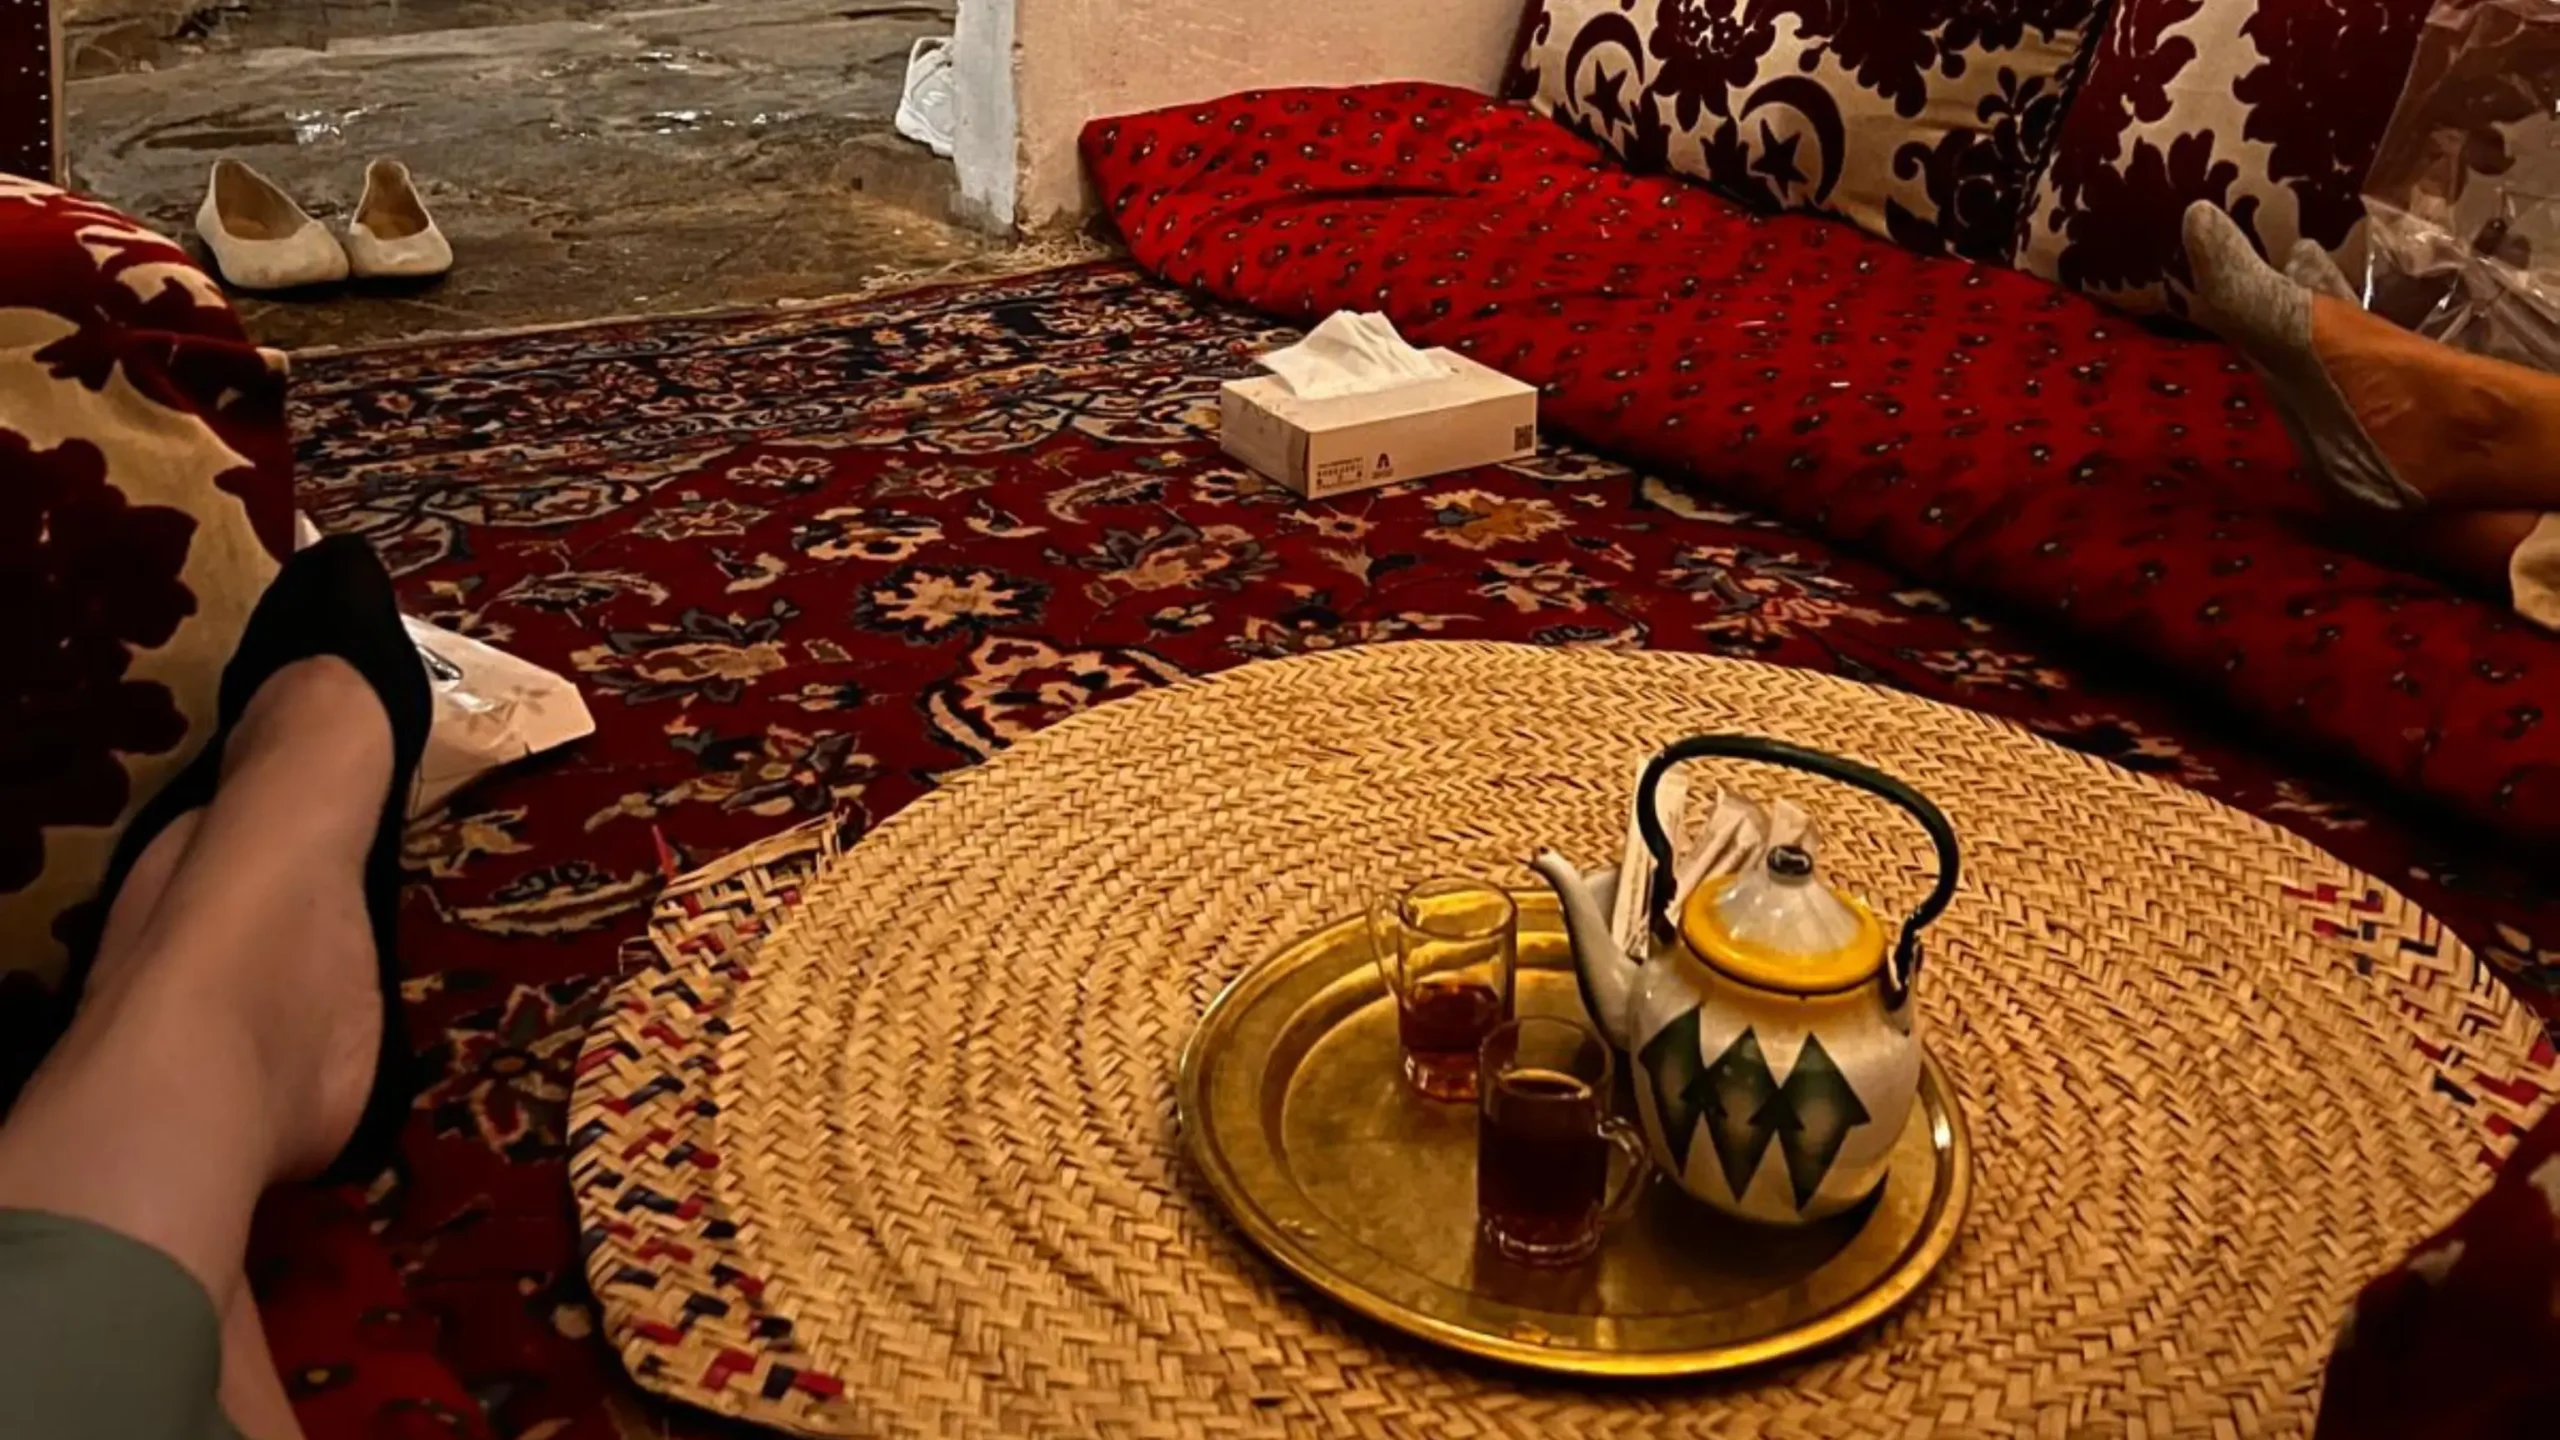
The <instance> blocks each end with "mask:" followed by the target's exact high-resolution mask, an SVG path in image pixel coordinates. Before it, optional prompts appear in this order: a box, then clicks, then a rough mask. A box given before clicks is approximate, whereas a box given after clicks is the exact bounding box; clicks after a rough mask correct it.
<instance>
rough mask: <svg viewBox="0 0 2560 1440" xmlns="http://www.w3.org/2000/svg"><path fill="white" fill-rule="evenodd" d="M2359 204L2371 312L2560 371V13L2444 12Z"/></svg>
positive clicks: (2450, 8)
mask: <svg viewBox="0 0 2560 1440" xmlns="http://www.w3.org/2000/svg"><path fill="white" fill-rule="evenodd" d="M2364 200H2365V214H2366V217H2367V221H2368V224H2367V227H2366V254H2365V259H2364V264H2363V267H2362V271H2361V273H2360V274H2357V275H2354V276H2352V277H2351V278H2352V280H2353V281H2354V282H2355V283H2356V284H2357V288H2358V289H2359V290H2360V291H2361V292H2362V294H2361V298H2362V299H2363V301H2364V304H2365V307H2366V308H2367V309H2369V310H2372V311H2373V312H2374V313H2376V314H2378V315H2381V316H2383V317H2385V318H2387V319H2390V320H2392V321H2394V322H2396V323H2398V324H2400V325H2401V326H2403V327H2405V328H2407V329H2410V330H2413V331H2415V332H2417V333H2418V334H2421V335H2425V336H2428V337H2429V338H2431V339H2435V340H2440V341H2443V342H2444V343H2445V344H2448V345H2452V346H2455V347H2456V348H2459V349H2463V350H2468V351H2472V352H2475V353H2478V354H2483V355H2493V356H2496V357H2498V358H2500V359H2505V360H2513V361H2516V362H2518V363H2520V364H2525V365H2531V366H2534V367H2536V368H2538V369H2543V370H2552V371H2560V5H2554V4H2551V3H2550V0H2444V3H2441V4H2439V5H2438V6H2437V7H2436V9H2435V11H2434V13H2433V14H2431V15H2430V16H2428V18H2427V25H2426V30H2425V32H2424V33H2423V35H2422V36H2421V37H2420V40H2419V44H2418V51H2417V56H2416V60H2415V62H2414V63H2413V65H2412V66H2411V69H2410V74H2409V84H2408V88H2407V89H2406V90H2404V91H2403V92H2402V94H2401V97H2400V104H2399V108H2398V109H2397V110H2395V111H2394V112H2393V113H2392V117H2391V124H2390V127H2389V128H2388V130H2387V131H2386V132H2385V133H2384V136H2383V142H2382V149H2381V151H2380V153H2379V154H2378V155H2376V157H2375V159H2374V164H2373V169H2372V171H2371V173H2370V174H2369V176H2368V177H2367V179H2366V182H2365V197H2364Z"/></svg>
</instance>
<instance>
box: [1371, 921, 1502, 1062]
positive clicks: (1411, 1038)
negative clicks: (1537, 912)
mask: <svg viewBox="0 0 2560 1440" xmlns="http://www.w3.org/2000/svg"><path fill="white" fill-rule="evenodd" d="M1519 929H1520V914H1519V911H1518V910H1517V909H1516V908H1515V907H1514V906H1513V905H1512V903H1511V897H1510V896H1509V895H1506V894H1504V893H1503V892H1502V891H1501V890H1500V889H1498V888H1496V887H1494V886H1491V885H1484V884H1480V883H1477V882H1475V881H1471V880H1425V881H1423V882H1422V883H1421V884H1419V885H1415V886H1413V887H1412V888H1410V889H1408V890H1406V891H1405V892H1404V893H1402V894H1400V895H1396V896H1394V897H1392V898H1389V899H1385V900H1381V901H1380V902H1379V903H1378V905H1377V907H1376V909H1375V911H1374V912H1373V913H1372V914H1371V916H1370V925H1369V938H1370V943H1371V945H1372V947H1373V948H1374V949H1375V951H1376V954H1377V960H1378V972H1379V973H1380V974H1381V975H1383V976H1385V977H1386V982H1387V989H1388V991H1389V992H1390V993H1391V994H1393V995H1394V996H1395V1000H1396V1039H1397V1042H1398V1043H1399V1044H1400V1045H1402V1046H1403V1048H1404V1078H1405V1080H1406V1082H1407V1083H1409V1084H1410V1085H1412V1086H1413V1088H1414V1089H1416V1090H1418V1091H1420V1092H1421V1093H1423V1094H1424V1095H1427V1096H1429V1097H1431V1098H1432V1099H1434V1100H1472V1099H1474V1098H1475V1096H1476V1064H1477V1052H1478V1051H1479V1050H1480V1049H1481V1048H1482V1047H1483V1045H1484V1038H1485V1036H1487V1035H1489V1034H1491V1033H1492V1031H1493V1028H1494V1027H1495V1026H1497V1025H1499V1024H1501V1023H1502V1022H1503V1021H1505V1020H1508V1019H1510V1018H1511V987H1512V968H1513V965H1514V962H1515V961H1516V960H1517V958H1518V954H1519V944H1520V940H1519Z"/></svg>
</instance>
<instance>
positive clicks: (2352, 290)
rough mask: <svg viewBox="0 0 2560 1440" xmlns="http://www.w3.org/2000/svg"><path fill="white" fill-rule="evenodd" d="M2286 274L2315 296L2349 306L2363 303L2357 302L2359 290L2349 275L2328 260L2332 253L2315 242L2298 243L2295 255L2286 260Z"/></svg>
mask: <svg viewBox="0 0 2560 1440" xmlns="http://www.w3.org/2000/svg"><path fill="white" fill-rule="evenodd" d="M2284 273H2285V276H2286V278H2288V279H2290V280H2292V281H2293V283H2294V284H2296V285H2299V286H2301V287H2302V288H2303V289H2305V290H2308V291H2310V292H2311V293H2312V294H2314V295H2326V296H2328V297H2329V298H2330V299H2332V300H2344V301H2346V302H2347V303H2348V304H2350V305H2358V304H2362V303H2363V302H2362V301H2360V300H2358V299H2357V298H2356V287H2355V286H2354V285H2353V284H2351V283H2349V281H2348V280H2347V272H2345V271H2343V270H2341V269H2339V268H2338V262H2337V261H2335V260H2332V259H2330V258H2329V252H2328V251H2326V250H2323V249H2321V248H2320V245H2319V242H2317V241H2314V240H2296V241H2294V242H2293V253H2292V254H2291V255H2289V256H2287V257H2285V262H2284Z"/></svg>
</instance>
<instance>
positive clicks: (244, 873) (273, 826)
mask: <svg viewBox="0 0 2560 1440" xmlns="http://www.w3.org/2000/svg"><path fill="white" fill-rule="evenodd" d="M391 774H392V753H391V729H390V725H389V723H388V721H387V719H386V718H385V716H384V713H383V710H382V707H381V704H380V702H379V701H377V700H376V699H375V698H374V695H373V692H372V690H371V689H370V687H368V686H367V685H366V683H365V682H364V680H363V679H362V678H360V677H359V676H358V675H357V673H356V672H355V671H354V670H353V669H352V668H351V667H349V666H347V665H345V664H344V663H343V662H340V661H338V660H335V659H329V658H322V659H316V660H306V661H301V662H298V663H295V664H293V665H289V666H287V667H285V668H284V669H282V670H280V671H278V672H277V673H276V674H275V675H274V676H273V677H272V678H271V679H269V680H268V681H267V683H266V684H265V685H264V686H262V687H260V689H259V691H258V693H257V695H256V697H255V698H254V699H253V700H252V701H251V702H250V704H249V706H248V708H247V711H246V713H245V714H244V715H243V716H242V719H241V721H240V723H239V725H238V727H237V728H236V729H235V730H234V731H233V733H232V736H231V739H230V742H229V745H228V747H227V748H226V750H225V752H224V766H223V775H222V781H221V784H220V786H219V787H218V788H217V790H216V792H215V795H214V800H213V803H212V805H211V806H209V807H208V808H207V809H205V810H204V811H203V812H201V814H200V815H198V816H196V817H194V818H193V819H192V820H191V821H190V820H189V819H186V818H182V819H181V820H180V821H179V822H178V823H176V824H173V825H172V826H171V827H170V829H169V830H168V831H166V832H164V833H163V834H162V836H161V837H159V839H158V840H157V841H155V842H154V844H153V846H152V847H151V848H150V849H149V850H147V851H146V852H145V855H144V859H143V863H141V864H139V865H137V867H136V870H135V875H134V877H133V878H132V879H131V880H129V881H128V884H127V886H126V891H125V893H124V894H122V895H119V897H118V900H117V904H116V906H115V909H114V912H113V913H112V914H111V915H110V918H109V921H108V927H107V942H108V943H107V944H106V945H105V946H104V947H103V948H102V949H101V951H100V955H99V960H98V966H97V969H96V971H95V972H94V974H93V975H92V976H91V978H90V981H89V985H88V989H87V991H86V993H85V995H84V997H83V999H82V1002H81V1005H80V1008H79V1011H78V1013H77V1015H75V1017H74V1018H73V1021H72V1025H71V1028H70V1030H69V1032H68V1033H67V1034H66V1035H65V1036H64V1037H63V1039H62V1042H61V1044H60V1045H58V1046H57V1047H56V1048H55V1050H54V1052H53V1053H52V1054H51V1055H50V1056H48V1057H47V1059H46V1061H45V1063H44V1065H43V1067H42V1068H41V1069H39V1070H38V1071H37V1072H36V1075H35V1077H34V1078H33V1079H32V1080H30V1081H29V1082H28V1085H27V1088H26V1091H25V1093H24V1094H23V1095H22V1096H21V1097H20V1099H19V1101H18V1104H17V1107H16V1109H15V1110H14V1111H13V1112H12V1113H11V1114H10V1116H9V1119H8V1123H7V1124H6V1125H5V1126H0V1207H10V1208H22V1209H31V1210H43V1211H50V1212H53V1213H55V1214H59V1215H66V1216H71V1217H74V1218H77V1219H82V1220H87V1221H89V1222H91V1223H94V1224H97V1225H100V1226H103V1227H105V1228H107V1229H111V1230H115V1231H118V1232H120V1233H122V1234H124V1235H127V1236H130V1237H132V1238H134V1239H137V1240H140V1241H143V1242H144V1243H146V1244H149V1245H151V1246H153V1247H155V1248H157V1249H159V1250H160V1251H162V1252H163V1253H165V1254H167V1255H168V1256H170V1257H171V1258H172V1259H174V1260H176V1261H177V1262H178V1263H179V1264H180V1265H182V1266H183V1267H185V1268H186V1269H187V1271H188V1272H189V1273H190V1274H192V1275H193V1276H194V1277H195V1278H196V1279H197V1281H198V1282H199V1283H201V1284H202V1285H203V1286H204V1289H205V1291H206V1293H207V1294H208V1295H209V1296H210V1297H211V1299H212V1302H213V1306H214V1310H215V1313H216V1314H217V1315H224V1316H232V1315H234V1314H235V1312H236V1313H239V1314H245V1315H247V1317H248V1321H249V1323H250V1325H251V1326H252V1328H254V1322H255V1313H254V1310H253V1309H252V1308H251V1307H250V1306H249V1303H248V1300H247V1287H246V1286H245V1284H244V1283H243V1282H242V1279H241V1274H240V1264H241V1257H242V1253H243V1250H244V1248H245V1246H246V1244H247V1239H248V1230H249V1216H250V1212H251V1211H252V1209H253V1208H254V1207H255V1206H256V1204H257V1200H258V1196H259V1195H260V1193H261V1192H263V1191H264V1190H265V1189H266V1188H267V1187H268V1186H269V1185H271V1184H274V1183H275V1182H277V1181H279V1180H284V1179H290V1178H295V1177H298V1176H303V1175H308V1174H311V1173H313V1172H314V1171H316V1170H318V1169H320V1168H321V1167H322V1166H324V1165H325V1164H327V1163H328V1161H329V1159H330V1158H331V1157H332V1156H333V1155H334V1154H335V1153H336V1152H337V1150H338V1149H339V1147H340V1146H341V1145H343V1144H344V1143H345V1141H346V1138H347V1136H348V1134H349V1133H350V1132H351V1131H352V1130H353V1129H354V1126H355V1122H356V1118H357V1116H358V1115H359V1113H360V1112H361V1111H362V1109H363V1107H364V1104H365V1099H366V1096H367V1093H368V1091H369V1089H370V1087H371V1084H372V1078H373V1070H374V1061H375V1057H376V1053H377V1045H378V1042H379V1037H380V1031H381V1026H382V1024H383V1020H384V1017H383V1011H382V1001H381V994H380V991H379V989H378V986H377V982H376V979H375V962H374V954H373V939H372V931H371V929H370V927H369V924H368V921H367V917H366V912H365V900H364V893H363V870H364V857H365V852H366V849H367V847H368V846H369V845H370V844H371V842H372V839H373V835H374V829H375V826H376V823H377V821H378V819H379V817H380V815H381V811H382V806H383V803H384V800H385V797H386V795H387V792H388V790H389V786H390V781H391ZM155 890H156V894H154V893H153V892H154V891H155ZM226 1328H228V1329H231V1330H234V1331H235V1332H236V1331H237V1329H238V1322H237V1321H236V1320H235V1321H232V1322H229V1323H228V1324H227V1326H226ZM242 1343H243V1345H245V1344H246V1343H247V1342H246V1341H245V1340H244V1341H243V1342H242ZM247 1358H254V1359H256V1360H257V1361H258V1362H259V1363H261V1364H263V1363H264V1358H265V1355H264V1345H263V1343H262V1342H261V1343H260V1344H258V1345H257V1347H256V1353H255V1355H254V1357H247ZM233 1368H236V1367H234V1366H231V1365H226V1370H229V1369H233ZM252 1379H254V1377H243V1379H242V1383H241V1384H240V1385H238V1386H235V1385H234V1384H233V1383H232V1382H231V1380H230V1378H229V1377H226V1381H225V1391H226V1395H229V1394H230V1393H231V1392H233V1391H234V1390H235V1389H236V1390H237V1391H238V1393H239V1394H240V1395H241V1396H242V1397H243V1398H244V1401H248V1402H250V1403H254V1402H253V1401H252V1400H251V1397H253V1393H254V1391H255V1389H256V1388H257V1387H256V1386H254V1385H253V1384H251V1383H250V1381H251V1380H252ZM270 1383H272V1382H271V1377H270ZM279 1398H280V1397H279ZM243 1418H248V1417H243ZM262 1418H263V1419H265V1420H266V1421H269V1422H272V1420H273V1416H272V1414H268V1415H266V1416H264V1417H262ZM271 1433H273V1434H275V1435H278V1436H286V1435H289V1434H290V1432H286V1431H272V1432H271ZM261 1440H265V1436H264V1435H262V1436H261Z"/></svg>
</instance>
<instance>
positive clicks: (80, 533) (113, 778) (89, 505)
mask: <svg viewBox="0 0 2560 1440" xmlns="http://www.w3.org/2000/svg"><path fill="white" fill-rule="evenodd" d="M284 395H285V386H284V373H283V363H282V358H281V357H280V356H272V355H270V354H268V353H266V352H262V351H260V350H259V349H258V348H257V347H256V346H254V345H252V344H250V343H249V340H248V338H247V336H246V335H245V334H243V332H242V331H241V329H240V324H239V321H238V319H237V318H236V317H235V316H234V315H233V314H232V311H231V308H230V306H229V305H228V304H226V303H225V302H224V300H223V298H222V294H221V292H220V290H219V289H217V288H216V287H215V286H214V284H213V282H212V281H210V280H208V279H207V278H205V276H204V274H203V272H201V271H200V270H198V269H197V268H196V267H195V266H194V265H193V264H191V263H189V262H188V260H187V257H186V255H185V253H184V252H183V251H181V250H179V249H178V248H177V247H176V246H174V245H172V244H170V243H169V242H168V241H166V240H164V239H162V238H160V237H159V236H157V235H154V234H152V233H150V232H149V231H146V230H143V229H141V228H140V227H138V226H136V225H135V224H134V223H133V222H132V221H130V220H128V219H126V218H124V217H123V216H121V215H119V214H118V213H117V212H115V211H114V210H112V209H110V208H108V207H107V206H104V205H100V204H97V203H95V202H91V201H85V200H81V199H78V198H75V197H73V196H70V195H67V194H65V193H63V192H62V191H59V190H56V189H54V188H52V187H50V186H47V185H41V184H37V183H35V182H32V181H24V180H15V179H10V178H7V177H0V674H5V675H6V676H7V677H8V679H7V682H6V685H5V687H0V704H5V710H0V975H13V976H23V975H31V976H33V977H35V978H36V979H38V980H41V981H46V982H50V980H51V979H52V978H53V977H54V976H56V975H57V974H58V973H59V971H60V969H61V965H62V962H63V959H64V957H65V954H66V951H65V948H64V944H63V937H64V936H65V935H66V934H67V933H68V931H69V926H68V924H67V923H66V912H68V911H70V910H72V909H73V908H74V907H76V906H78V905H80V904H81V903H83V902H85V901H87V900H88V899H89V898H90V897H91V896H92V894H93V893H94V891H95V890H96V888H97V884H98V880H99V878H100V876H101V874H102V873H103V871H104V869H105V867H106V863H107V859H108V856H109V854H110V853H111V851H112V849H113V847H114V844H115V840H116V837H117V835H118V834H119V833H121V831H122V828H123V826H124V824H125V822H126V820H127V819H129V818H130V817H131V815H132V814H133V812H134V811H135V810H136V809H137V808H139V807H140V805H141V803H142V801H143V800H144V799H145V798H147V797H148V796H149V795H150V794H151V793H152V792H153V790H154V789H156V788H157V787H158V786H159V785H160V784H161V783H163V782H165V781H166V780H167V779H168V777H169V776H171V775H172V774H174V773H176V771H177V769H178V767H179V766H180V765H181V764H183V763H184V762H185V761H186V760H187V758H188V757H189V756H190V755H192V754H193V753H194V751H195V750H196V748H197V747H198V746H200V745H201V744H202V743H203V742H204V740H205V738H206V736H208V735H209V734H210V733H211V732H212V728H213V715H214V689H215V685H216V682H217V680H218V678H219V676H220V674H221V669H222V665H223V662H224V661H225V660H226V659H228V658H229V656H230V653H231V649H232V646H233V644H234V643H235V642H236V640H237V639H238V636H239V631H240V627H241V626H242V624H243V623H244V622H245V621H246V620H247V618H248V613H249V609H250V607H251V606H252V605H253V604H255V603H256V600H257V597H258V594H259V592H260V591H262V590H263V589H264V588H265V586H266V583H267V581H268V580H269V579H270V578H271V577H272V576H273V575H274V573H275V569H276V564H277V558H278V557H280V556H281V555H283V554H284V553H285V551H286V549H287V547H288V545H289V544H290V537H291V533H292V524H293V492H292V469H291V459H292V451H291V437H290V434H289V432H288V430H287V427H286V422H285V413H284ZM18 983H19V984H23V983H24V981H23V980H21V981H19V982H18ZM13 1008H15V1007H13Z"/></svg>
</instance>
